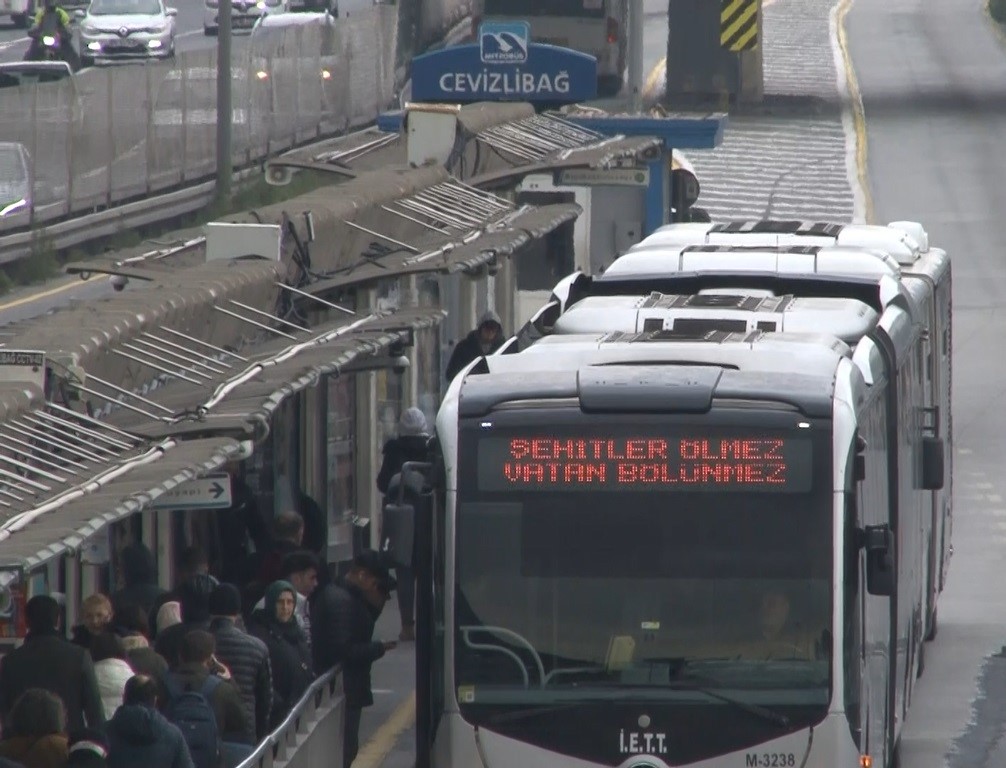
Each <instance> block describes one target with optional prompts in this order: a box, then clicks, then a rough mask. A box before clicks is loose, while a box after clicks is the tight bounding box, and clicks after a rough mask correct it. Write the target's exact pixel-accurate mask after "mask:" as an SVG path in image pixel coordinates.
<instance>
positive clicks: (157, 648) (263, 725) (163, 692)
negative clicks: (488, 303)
mask: <svg viewBox="0 0 1006 768" xmlns="http://www.w3.org/2000/svg"><path fill="white" fill-rule="evenodd" d="M496 323H497V324H498V320H496ZM493 341H495V339H493ZM428 440H429V436H428V428H427V424H426V419H425V417H424V415H423V413H422V412H421V411H419V410H418V409H415V408H410V409H407V410H406V411H405V412H404V413H403V414H402V417H401V419H400V422H399V435H398V437H396V438H393V439H392V440H390V441H389V442H388V443H387V444H386V445H385V446H384V461H383V464H382V467H381V471H380V473H379V476H378V478H377V485H378V488H379V490H380V491H381V492H382V493H384V494H388V493H395V492H397V491H396V486H395V483H397V482H398V478H397V477H396V476H397V475H398V473H399V472H400V471H401V469H402V465H403V464H404V463H405V462H407V461H425V460H427V450H428V449H427V445H428ZM307 517H310V515H307ZM272 523H273V524H272V536H271V537H270V538H271V543H270V546H269V547H267V548H263V549H262V551H261V552H256V553H254V555H253V556H252V557H251V558H250V560H251V562H250V565H249V567H248V569H247V573H248V574H249V578H248V579H247V581H246V583H245V584H244V585H243V586H242V587H241V588H239V587H238V586H236V585H234V584H231V583H227V582H221V581H219V580H218V579H217V578H216V577H215V576H214V575H213V574H211V573H210V568H209V564H208V559H207V557H206V555H205V553H204V552H202V551H201V550H199V549H198V548H195V547H191V548H189V549H187V550H185V551H184V552H183V553H182V555H181V557H180V558H179V562H178V575H177V581H176V583H175V586H174V588H173V589H171V590H167V589H164V588H162V587H161V586H159V585H158V583H157V569H156V564H155V561H154V557H153V555H152V553H151V552H150V551H149V549H147V548H146V547H145V546H144V545H143V544H142V543H135V544H131V545H130V546H128V547H126V548H125V549H124V550H123V551H122V553H121V568H122V574H123V580H124V586H123V588H122V589H120V590H119V591H117V592H115V593H114V594H112V595H111V596H109V595H105V594H94V595H90V596H88V597H87V598H86V599H85V600H84V602H83V605H82V610H81V615H80V620H81V621H80V624H79V625H77V626H74V627H71V628H70V631H69V633H67V632H66V631H65V628H64V627H62V626H61V624H62V609H61V607H60V605H59V604H58V602H57V601H56V600H55V599H54V598H53V597H51V596H48V595H36V596H34V597H32V598H31V599H30V600H29V601H28V602H27V604H26V605H25V608H24V613H25V623H26V626H27V635H26V637H25V639H24V642H23V644H22V645H21V646H20V647H18V648H16V649H14V650H12V651H11V652H9V653H8V654H7V655H6V656H4V657H3V658H2V659H0V724H2V729H3V730H2V738H0V768H12V767H17V766H20V767H21V768H64V766H113V767H115V768H119V767H122V768H126V766H143V765H146V766H151V767H154V766H156V767H158V768H160V767H161V766H163V767H164V768H233V766H236V765H238V764H239V763H240V762H242V761H243V760H244V759H246V758H247V757H248V756H250V755H251V753H252V752H253V750H254V748H255V745H257V744H259V743H260V742H261V741H262V740H263V739H264V738H265V737H266V735H267V734H268V733H270V732H271V731H272V730H273V729H275V728H276V727H277V726H278V725H279V724H280V723H281V722H282V721H283V720H284V719H285V718H286V716H287V715H288V714H289V713H290V711H291V709H292V708H293V707H294V706H295V705H296V703H297V702H298V701H299V700H300V698H301V697H302V696H303V694H304V693H305V692H306V691H307V690H308V688H309V687H310V686H311V684H312V682H313V681H314V680H315V679H317V677H318V676H319V675H320V674H323V673H324V672H326V671H327V670H329V669H331V668H332V667H334V666H335V665H337V664H338V665H341V666H342V671H343V688H344V693H345V697H346V721H345V746H344V765H345V766H347V768H348V767H349V766H350V765H351V764H352V762H353V760H354V759H355V757H356V755H357V752H358V749H359V726H360V718H361V714H362V710H363V709H364V708H365V707H368V706H371V705H372V704H373V702H374V700H373V693H372V689H371V679H370V675H371V666H372V664H373V663H374V662H375V661H376V660H378V659H380V658H381V657H382V656H384V654H385V653H386V652H387V651H388V650H390V649H392V648H394V647H395V646H396V643H395V642H393V641H380V640H375V639H374V630H375V625H376V622H377V619H378V618H379V616H380V615H381V612H382V611H383V608H384V606H385V604H386V603H387V601H388V600H389V598H390V596H391V593H392V592H393V591H394V590H395V589H396V588H398V587H399V586H400V587H401V591H400V595H399V601H398V602H399V610H400V612H401V620H402V627H401V633H400V635H399V639H400V640H401V641H412V640H414V639H415V617H414V607H413V603H414V599H415V574H414V573H413V572H412V570H411V569H410V568H409V567H405V566H404V564H402V563H399V564H396V567H395V571H396V574H395V576H397V578H395V577H393V576H392V575H391V573H390V571H389V567H388V563H387V562H386V558H385V557H384V556H383V555H382V554H381V553H379V552H376V551H374V550H364V551H362V552H360V553H359V554H358V555H357V556H356V557H355V558H354V559H353V561H352V563H351V565H350V567H349V569H348V572H347V573H346V574H345V575H344V576H343V577H342V578H339V579H329V578H328V570H327V568H326V567H325V566H324V564H323V563H322V561H321V560H320V559H319V557H318V555H317V554H316V553H315V552H314V551H312V550H311V549H308V548H306V547H305V544H304V538H305V537H304V533H305V515H303V514H302V513H300V512H296V511H288V512H285V513H282V514H280V515H278V516H277V517H276V518H275V519H274V520H273V521H272Z"/></svg>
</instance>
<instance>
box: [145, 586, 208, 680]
mask: <svg viewBox="0 0 1006 768" xmlns="http://www.w3.org/2000/svg"><path fill="white" fill-rule="evenodd" d="M216 587H217V582H216V579H214V578H213V577H212V576H209V575H207V574H197V575H196V576H194V577H193V578H192V579H191V580H190V581H186V582H184V583H183V584H181V585H179V587H178V589H176V590H175V594H176V595H177V597H178V600H179V602H180V603H181V604H182V623H181V624H174V625H172V626H170V627H168V628H167V629H165V630H164V631H163V632H161V633H160V634H158V635H157V641H156V642H155V643H154V650H155V651H157V652H158V653H159V654H161V656H163V657H164V660H165V661H166V662H168V666H169V667H172V666H174V665H175V664H177V663H178V660H179V649H180V647H181V643H182V638H183V637H185V635H186V634H188V633H189V632H190V631H191V630H193V629H202V630H208V629H209V626H210V595H211V594H212V593H213V590H214V589H216Z"/></svg>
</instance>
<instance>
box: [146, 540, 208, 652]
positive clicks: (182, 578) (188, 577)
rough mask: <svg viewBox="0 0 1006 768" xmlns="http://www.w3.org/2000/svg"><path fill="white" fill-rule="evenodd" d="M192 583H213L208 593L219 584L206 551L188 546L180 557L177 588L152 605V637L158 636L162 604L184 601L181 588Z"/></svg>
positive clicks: (150, 620)
mask: <svg viewBox="0 0 1006 768" xmlns="http://www.w3.org/2000/svg"><path fill="white" fill-rule="evenodd" d="M192 583H201V584H206V583H209V584H211V586H210V588H209V591H207V593H206V594H207V595H209V592H212V591H213V587H215V586H216V585H217V580H216V578H215V577H213V576H211V575H210V564H209V558H207V557H206V553H205V552H204V551H203V550H202V549H200V548H199V547H186V548H185V549H184V550H182V553H181V555H180V556H179V559H178V577H177V580H176V581H175V588H174V589H173V590H171V591H170V592H165V593H163V594H161V595H158V597H157V599H156V600H154V605H153V606H152V607H151V609H150V616H149V617H148V623H149V624H150V630H151V632H152V635H151V639H153V638H155V637H156V636H157V612H158V611H159V610H160V609H161V606H162V605H164V604H165V603H170V602H175V601H177V602H182V596H181V594H180V591H179V590H180V589H181V588H182V585H184V584H192Z"/></svg>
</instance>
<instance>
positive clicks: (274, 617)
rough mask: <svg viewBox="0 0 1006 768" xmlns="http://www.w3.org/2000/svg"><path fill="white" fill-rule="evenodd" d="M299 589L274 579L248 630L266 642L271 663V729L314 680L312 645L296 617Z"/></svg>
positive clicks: (280, 720)
mask: <svg viewBox="0 0 1006 768" xmlns="http://www.w3.org/2000/svg"><path fill="white" fill-rule="evenodd" d="M296 606H297V591H296V590H295V589H294V587H293V585H292V584H290V582H288V581H274V582H273V583H272V584H270V585H269V588H268V589H266V593H265V607H264V608H260V609H259V610H257V611H255V612H254V613H253V614H252V617H251V621H250V622H249V631H250V632H251V634H253V635H254V636H255V637H257V638H259V639H260V640H261V641H262V642H264V643H265V644H266V647H267V648H268V649H269V661H270V663H271V664H272V687H273V695H272V701H273V708H272V714H271V718H270V725H269V727H270V728H275V727H276V726H277V725H279V723H281V722H282V721H283V718H285V717H286V716H287V715H288V714H289V713H290V710H291V709H293V706H294V704H296V703H297V701H298V700H299V699H300V697H301V696H303V695H304V691H306V690H307V689H308V687H309V686H310V685H311V681H312V680H314V669H313V666H312V664H311V648H310V646H309V645H308V643H307V636H306V635H305V634H304V630H302V629H301V628H300V625H299V624H298V623H297V619H296V617H295V616H294V609H295V608H296Z"/></svg>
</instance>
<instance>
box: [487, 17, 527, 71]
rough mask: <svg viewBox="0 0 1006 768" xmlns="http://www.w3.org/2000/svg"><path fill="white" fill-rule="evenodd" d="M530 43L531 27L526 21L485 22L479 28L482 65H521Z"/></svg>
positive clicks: (525, 59) (525, 57) (525, 58)
mask: <svg viewBox="0 0 1006 768" xmlns="http://www.w3.org/2000/svg"><path fill="white" fill-rule="evenodd" d="M530 41H531V25H530V24H528V23H527V22H526V21H487V22H484V23H483V24H482V26H480V27H479V48H480V50H481V54H482V63H483V64H523V63H524V62H525V61H527V51H528V44H529V43H530Z"/></svg>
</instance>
